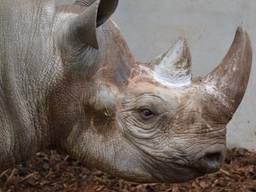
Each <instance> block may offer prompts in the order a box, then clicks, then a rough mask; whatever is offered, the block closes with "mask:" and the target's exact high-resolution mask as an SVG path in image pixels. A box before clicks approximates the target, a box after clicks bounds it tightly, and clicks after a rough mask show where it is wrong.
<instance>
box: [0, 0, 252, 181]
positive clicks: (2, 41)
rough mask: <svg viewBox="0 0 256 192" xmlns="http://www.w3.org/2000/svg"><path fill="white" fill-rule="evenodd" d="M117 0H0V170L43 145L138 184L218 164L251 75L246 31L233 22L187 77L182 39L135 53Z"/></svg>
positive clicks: (184, 175)
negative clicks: (216, 54) (154, 54)
mask: <svg viewBox="0 0 256 192" xmlns="http://www.w3.org/2000/svg"><path fill="white" fill-rule="evenodd" d="M117 3H118V1H117V0H111V1H109V0H108V1H106V0H90V1H89V0H87V1H86V0H78V1H76V2H75V3H74V4H73V5H64V6H56V5H55V2H54V1H53V0H2V2H1V6H0V72H1V73H0V90H1V92H0V171H1V170H4V169H7V168H9V167H11V166H13V165H15V164H17V163H20V162H24V161H26V160H28V159H29V158H30V157H31V156H32V155H33V154H34V153H36V152H37V151H40V150H43V149H44V148H46V147H48V146H52V147H54V148H56V149H57V150H59V151H62V152H65V153H67V154H69V155H71V156H72V157H74V158H77V159H79V160H80V161H81V162H83V163H84V165H85V166H87V167H91V168H98V169H100V170H103V171H106V172H108V173H110V174H112V175H115V176H119V177H122V178H125V179H127V180H131V181H136V182H143V183H148V182H169V183H172V182H184V181H187V180H190V179H193V178H196V177H198V176H202V175H204V174H207V173H212V172H215V171H217V170H218V169H219V168H220V166H221V164H222V163H223V161H224V158H225V149H226V125H227V124H228V123H229V121H230V120H231V119H232V117H233V115H234V113H235V111H236V110H237V108H238V106H239V104H240V102H241V100H242V98H243V96H244V93H245V90H246V87H247V84H248V80H249V76H250V70H251V63H252V49H251V45H250V39H249V37H248V34H247V33H246V32H245V31H244V30H243V29H242V28H238V30H237V32H236V36H235V39H234V42H233V44H232V46H231V48H230V50H229V52H228V53H227V55H226V56H225V58H224V59H223V61H222V62H221V63H220V65H218V66H217V67H216V68H215V69H214V70H213V71H212V72H210V73H209V74H208V75H206V76H205V77H202V78H200V79H197V80H194V79H193V78H192V75H191V57H190V51H189V48H188V45H187V42H186V40H183V39H181V40H179V41H178V42H177V44H176V45H175V46H174V47H172V48H171V49H170V50H168V51H167V52H166V53H164V54H162V55H161V56H159V57H158V58H156V59H153V60H152V61H150V62H148V63H140V62H138V61H136V60H135V58H134V57H133V55H132V53H131V52H130V50H129V48H128V46H127V44H126V42H125V40H124V39H123V38H122V35H121V33H120V31H119V29H118V27H117V26H116V24H115V23H114V22H113V21H112V20H110V19H109V18H110V16H111V15H112V14H113V12H114V11H115V9H116V7H117Z"/></svg>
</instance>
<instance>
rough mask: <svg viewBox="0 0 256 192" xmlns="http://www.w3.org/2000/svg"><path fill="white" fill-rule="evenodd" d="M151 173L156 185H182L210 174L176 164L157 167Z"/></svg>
mask: <svg viewBox="0 0 256 192" xmlns="http://www.w3.org/2000/svg"><path fill="white" fill-rule="evenodd" d="M216 171H217V170H216ZM150 173H151V175H152V178H153V180H154V181H153V182H156V183H182V182H187V181H189V180H192V179H195V178H197V177H201V176H203V175H205V174H207V173H208V172H207V171H205V170H204V169H200V168H197V167H193V166H187V165H183V164H179V163H175V162H174V163H169V164H168V165H166V164H165V165H162V166H158V165H155V168H154V170H153V169H151V170H150Z"/></svg>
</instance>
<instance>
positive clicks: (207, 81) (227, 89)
mask: <svg viewBox="0 0 256 192" xmlns="http://www.w3.org/2000/svg"><path fill="white" fill-rule="evenodd" d="M251 64H252V47H251V43H250V39H249V36H248V34H247V33H246V32H245V31H244V30H243V29H242V28H240V27H239V28H238V29H237V32H236V35H235V39H234V41H233V44H232V46H231V48H230V49H229V51H228V53H227V55H226V56H225V58H224V59H223V61H222V62H221V64H220V65H219V66H218V67H216V69H214V70H213V71H212V72H211V73H209V74H208V75H207V76H206V77H204V78H203V80H202V84H203V86H205V87H206V90H207V89H210V91H209V93H212V96H213V97H216V94H217V95H218V96H217V98H218V99H219V100H220V102H224V103H225V106H226V107H228V110H229V114H230V116H232V115H233V113H234V112H235V111H236V109H237V108H238V106H239V104H240V102H241V101H242V98H243V96H244V94H245V90H246V88H247V84H248V80H249V76H250V71H251ZM213 90H214V91H213Z"/></svg>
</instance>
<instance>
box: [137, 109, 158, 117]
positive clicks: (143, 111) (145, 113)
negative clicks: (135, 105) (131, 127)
mask: <svg viewBox="0 0 256 192" xmlns="http://www.w3.org/2000/svg"><path fill="white" fill-rule="evenodd" d="M139 113H140V116H141V118H142V119H144V120H149V119H151V118H153V117H154V116H155V113H154V112H152V111H151V110H150V109H140V111H139Z"/></svg>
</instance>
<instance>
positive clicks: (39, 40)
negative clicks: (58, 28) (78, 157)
mask: <svg viewBox="0 0 256 192" xmlns="http://www.w3.org/2000/svg"><path fill="white" fill-rule="evenodd" d="M54 9H55V8H54V3H53V2H52V1H51V0H47V1H43V0H42V1H31V0H23V1H19V0H12V1H9V0H4V1H1V6H0V26H1V30H0V50H4V51H0V73H1V75H0V87H1V95H0V111H1V119H0V132H1V134H0V146H1V147H0V154H1V156H0V165H1V166H4V165H6V164H13V163H16V162H19V161H22V160H25V159H28V157H29V156H30V155H31V154H33V153H34V152H36V151H38V150H39V149H41V148H42V147H43V146H45V145H48V143H49V130H48V125H47V124H48V120H47V116H46V112H47V108H46V103H47V102H46V98H47V94H48V92H49V91H50V90H51V87H52V86H54V84H55V82H56V81H57V78H58V74H60V73H61V66H59V62H58V58H56V57H55V56H54V55H55V54H54V48H53V39H52V26H53V18H54ZM0 169H1V167H0Z"/></svg>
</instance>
